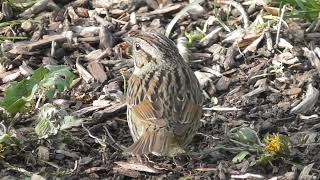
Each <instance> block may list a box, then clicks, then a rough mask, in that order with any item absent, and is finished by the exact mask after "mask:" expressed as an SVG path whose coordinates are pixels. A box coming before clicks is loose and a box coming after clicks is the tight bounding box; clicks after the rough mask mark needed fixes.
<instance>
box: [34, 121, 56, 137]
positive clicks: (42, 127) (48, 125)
mask: <svg viewBox="0 0 320 180" xmlns="http://www.w3.org/2000/svg"><path fill="white" fill-rule="evenodd" d="M34 130H35V132H36V134H37V135H38V136H39V138H40V139H46V138H48V137H49V136H50V135H56V134H57V133H58V129H57V128H56V127H55V126H54V124H53V123H52V121H50V119H48V118H45V117H42V118H41V119H40V121H39V122H38V124H37V125H36V127H35V129H34Z"/></svg>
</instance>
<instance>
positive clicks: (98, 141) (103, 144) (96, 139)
mask: <svg viewBox="0 0 320 180" xmlns="http://www.w3.org/2000/svg"><path fill="white" fill-rule="evenodd" d="M82 127H83V129H84V130H86V131H87V133H88V135H89V137H91V138H92V139H94V140H95V141H96V142H97V143H99V144H100V145H101V146H102V147H104V148H106V147H107V145H106V143H105V142H103V141H102V140H101V139H99V138H97V137H95V136H94V135H92V134H91V132H90V131H89V129H87V128H86V127H85V126H84V124H83V123H82Z"/></svg>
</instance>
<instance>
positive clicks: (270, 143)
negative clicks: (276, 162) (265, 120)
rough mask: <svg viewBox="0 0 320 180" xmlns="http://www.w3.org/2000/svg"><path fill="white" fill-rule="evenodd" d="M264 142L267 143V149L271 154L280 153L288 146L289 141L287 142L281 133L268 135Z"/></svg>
mask: <svg viewBox="0 0 320 180" xmlns="http://www.w3.org/2000/svg"><path fill="white" fill-rule="evenodd" d="M264 142H265V145H266V146H265V151H266V152H268V153H269V154H271V155H276V154H279V153H281V152H283V151H285V150H287V148H288V145H287V143H285V141H284V138H282V136H281V135H280V134H279V133H277V134H272V135H267V136H266V138H265V139H264Z"/></svg>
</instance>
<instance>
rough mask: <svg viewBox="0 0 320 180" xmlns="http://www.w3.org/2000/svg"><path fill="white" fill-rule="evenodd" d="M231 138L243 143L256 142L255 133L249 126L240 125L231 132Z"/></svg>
mask: <svg viewBox="0 0 320 180" xmlns="http://www.w3.org/2000/svg"><path fill="white" fill-rule="evenodd" d="M231 138H232V139H234V140H237V141H239V142H241V143H245V144H257V142H258V139H257V133H256V132H255V131H254V130H253V129H251V128H249V127H241V128H239V129H238V131H237V132H235V133H232V134H231Z"/></svg>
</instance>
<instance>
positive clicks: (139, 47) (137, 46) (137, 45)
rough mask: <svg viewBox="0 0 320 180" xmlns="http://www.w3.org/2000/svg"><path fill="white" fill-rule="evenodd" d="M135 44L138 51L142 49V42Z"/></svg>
mask: <svg viewBox="0 0 320 180" xmlns="http://www.w3.org/2000/svg"><path fill="white" fill-rule="evenodd" d="M134 46H135V48H136V51H140V49H141V46H140V44H138V43H136V44H135V45H134Z"/></svg>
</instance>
